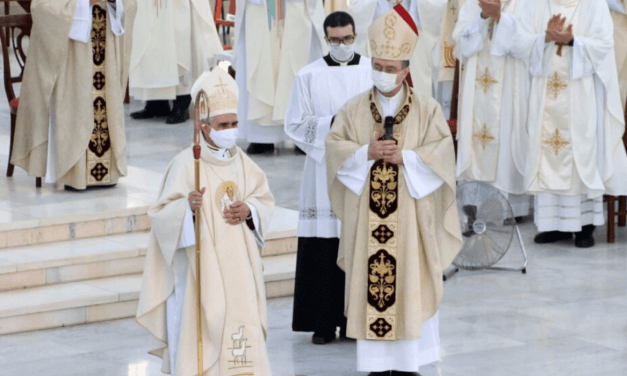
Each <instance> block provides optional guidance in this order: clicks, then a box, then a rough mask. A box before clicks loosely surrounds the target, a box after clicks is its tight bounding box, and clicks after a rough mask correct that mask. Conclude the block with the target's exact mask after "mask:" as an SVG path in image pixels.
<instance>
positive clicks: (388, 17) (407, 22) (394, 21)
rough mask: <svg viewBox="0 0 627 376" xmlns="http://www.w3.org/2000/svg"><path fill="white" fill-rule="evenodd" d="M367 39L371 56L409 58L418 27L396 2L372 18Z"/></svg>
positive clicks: (416, 39) (377, 57) (385, 58)
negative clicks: (377, 16) (378, 15)
mask: <svg viewBox="0 0 627 376" xmlns="http://www.w3.org/2000/svg"><path fill="white" fill-rule="evenodd" d="M368 39H369V40H370V49H371V50H372V57H373V58H376V59H384V60H401V61H402V60H409V59H410V58H411V56H412V54H413V53H414V48H416V44H417V43H418V28H417V27H416V23H415V22H414V19H413V18H411V15H410V14H409V12H407V10H406V9H405V8H404V7H403V6H402V5H401V4H397V5H395V6H394V7H393V8H392V9H390V10H389V11H387V12H385V13H383V14H382V15H381V16H380V17H379V18H377V19H376V20H374V22H373V23H372V25H370V27H369V28H368Z"/></svg>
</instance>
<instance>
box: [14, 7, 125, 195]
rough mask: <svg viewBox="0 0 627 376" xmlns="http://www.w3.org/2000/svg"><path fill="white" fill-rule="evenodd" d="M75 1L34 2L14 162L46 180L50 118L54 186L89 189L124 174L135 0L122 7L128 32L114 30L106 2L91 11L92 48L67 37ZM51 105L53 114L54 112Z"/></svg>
mask: <svg viewBox="0 0 627 376" xmlns="http://www.w3.org/2000/svg"><path fill="white" fill-rule="evenodd" d="M75 6H76V0H65V1H55V2H50V1H44V0H34V1H33V2H32V6H31V13H32V16H33V29H32V33H31V38H30V47H29V54H28V59H27V62H26V68H25V72H24V81H23V83H22V89H21V96H20V107H19V110H18V114H17V123H16V133H15V139H14V145H13V158H12V159H13V160H12V162H13V163H14V164H15V165H17V166H20V167H22V168H24V169H25V170H26V171H27V172H28V173H29V175H30V176H45V174H46V165H47V162H48V161H47V152H48V141H49V137H50V135H49V124H50V121H51V116H53V117H54V118H53V119H52V121H53V123H54V127H55V128H54V138H53V139H52V140H50V141H51V142H53V143H54V145H55V149H54V150H56V155H55V156H54V157H55V160H53V161H49V162H50V163H54V164H55V165H56V172H57V177H58V178H57V182H58V183H59V184H67V185H71V186H72V187H74V188H77V189H84V188H85V187H86V186H88V185H102V184H113V183H115V182H116V181H117V179H118V177H119V176H125V175H126V136H125V134H124V108H123V103H122V102H123V99H124V94H125V90H126V82H127V78H128V67H129V58H130V50H131V31H132V25H133V20H134V18H135V12H136V2H135V0H125V1H124V25H123V26H124V29H125V33H124V34H122V35H121V36H119V37H118V36H116V35H115V34H113V32H112V31H111V24H110V20H109V19H108V13H107V5H106V0H101V1H100V2H99V3H97V4H96V5H94V6H93V7H92V15H93V20H92V30H91V38H90V41H89V42H88V43H81V42H77V41H73V40H70V39H69V38H68V36H69V34H70V29H71V26H72V22H73V16H74V9H75ZM51 101H52V102H53V103H54V104H53V106H54V109H52V108H51Z"/></svg>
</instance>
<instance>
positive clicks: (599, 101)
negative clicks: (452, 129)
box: [493, 0, 627, 247]
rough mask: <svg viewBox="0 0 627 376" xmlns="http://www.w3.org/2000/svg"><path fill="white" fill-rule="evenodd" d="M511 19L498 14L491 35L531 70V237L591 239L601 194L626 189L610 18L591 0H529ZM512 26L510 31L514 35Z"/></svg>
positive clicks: (599, 218) (582, 242)
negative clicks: (533, 229) (533, 226)
mask: <svg viewBox="0 0 627 376" xmlns="http://www.w3.org/2000/svg"><path fill="white" fill-rule="evenodd" d="M519 20H520V22H519V23H504V22H501V24H500V25H499V27H498V29H499V32H498V33H497V34H495V37H496V38H497V39H498V42H494V41H493V43H499V44H501V43H502V44H503V45H504V46H505V45H507V46H508V47H506V49H507V48H509V50H510V51H511V53H512V54H514V55H516V56H519V57H521V58H523V60H524V61H525V62H526V64H528V67H529V72H530V74H531V76H532V82H531V88H530V94H529V98H530V101H529V111H528V114H529V116H528V119H527V127H526V131H525V132H521V138H527V140H521V142H522V141H524V142H526V143H527V146H526V148H525V150H524V151H523V153H522V154H521V157H522V158H524V159H526V167H525V174H524V182H525V189H526V190H527V192H529V193H532V194H534V195H536V198H535V205H534V207H535V210H534V212H535V223H536V226H537V227H538V230H539V231H540V234H538V235H537V236H536V238H535V241H536V243H548V242H554V241H558V240H568V239H571V238H572V234H573V232H574V233H575V245H576V246H577V247H591V246H593V245H594V237H593V231H594V228H595V226H599V225H602V224H603V223H604V214H603V194H610V195H625V194H627V174H626V173H625V172H626V171H627V155H626V154H625V148H624V146H623V142H622V136H623V133H624V131H625V121H624V114H623V111H622V106H621V103H620V102H621V100H620V92H619V86H618V77H617V73H616V57H615V54H614V31H613V27H612V18H611V16H610V11H609V8H608V6H607V3H606V2H602V1H598V0H550V1H546V0H531V1H526V2H525V6H524V7H522V9H521V12H520V16H519ZM516 30H518V35H516Z"/></svg>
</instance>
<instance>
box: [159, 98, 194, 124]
mask: <svg viewBox="0 0 627 376" xmlns="http://www.w3.org/2000/svg"><path fill="white" fill-rule="evenodd" d="M190 103H192V96H191V95H179V96H178V97H176V99H175V100H174V102H173V104H172V112H170V115H168V118H167V119H166V121H165V122H166V123H167V124H180V123H184V122H186V121H187V119H189V104H190Z"/></svg>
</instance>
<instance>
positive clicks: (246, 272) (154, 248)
mask: <svg viewBox="0 0 627 376" xmlns="http://www.w3.org/2000/svg"><path fill="white" fill-rule="evenodd" d="M200 89H203V90H204V91H205V92H206V93H207V95H208V102H209V103H208V104H209V119H210V126H205V127H203V129H202V134H203V138H204V139H203V140H202V141H201V155H200V157H201V160H200V186H201V187H202V188H201V189H200V191H194V155H193V151H192V148H191V147H189V148H187V149H185V150H184V151H182V152H181V153H180V154H179V155H177V156H176V157H175V158H174V159H173V160H172V162H171V163H170V165H169V166H168V169H167V171H166V174H165V177H164V179H163V183H162V186H161V189H160V192H159V199H158V202H157V204H156V205H155V206H153V207H152V208H150V210H149V212H148V215H149V217H150V221H151V223H152V232H151V234H150V243H149V246H148V253H147V255H146V265H145V269H144V278H143V281H142V290H141V295H140V299H139V307H138V309H137V321H138V323H139V324H140V325H142V326H143V327H144V328H146V329H147V330H148V331H149V332H150V334H152V343H151V347H150V353H151V354H154V355H156V356H159V357H161V358H162V359H163V364H162V368H161V369H162V371H163V372H165V373H171V374H173V375H176V376H192V375H197V374H198V369H197V367H198V363H197V351H196V346H197V341H196V340H197V329H196V319H197V318H196V292H197V289H196V277H197V276H196V265H195V263H196V258H195V248H196V247H195V238H194V221H197V220H200V221H201V222H202V224H201V231H202V232H201V267H200V273H201V281H202V288H201V291H202V294H201V300H202V312H203V314H202V317H201V325H202V339H203V356H204V358H203V367H204V368H205V369H204V373H203V375H207V376H233V375H238V374H239V375H241V374H242V373H244V374H246V375H256V376H269V375H271V372H270V367H269V364H268V354H267V351H266V344H265V337H266V335H267V325H266V291H265V285H264V280H263V276H262V265H261V255H260V249H261V246H263V245H264V241H263V233H264V231H266V230H267V228H268V223H269V221H270V217H271V214H272V209H273V208H274V198H273V197H272V194H271V193H270V190H269V188H268V181H267V180H266V177H265V175H264V173H263V172H262V171H261V169H260V168H259V167H258V166H257V165H256V164H255V163H254V162H253V161H252V160H250V158H248V157H247V156H246V154H244V153H243V152H242V150H241V149H239V148H238V147H237V146H235V140H236V138H237V100H238V99H237V98H238V89H237V85H236V84H235V81H234V80H233V79H232V78H231V76H229V75H228V74H227V73H226V72H225V71H224V70H222V69H221V68H220V67H216V68H214V69H213V71H212V72H211V73H205V74H203V75H202V76H201V77H200V78H199V79H198V80H197V82H196V83H195V84H194V87H193V89H192V93H193V94H196V93H197V92H198V91H199V90H200ZM201 105H202V104H201ZM201 111H206V109H204V108H201ZM195 209H200V213H201V218H194V217H193V215H192V211H193V210H195Z"/></svg>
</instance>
